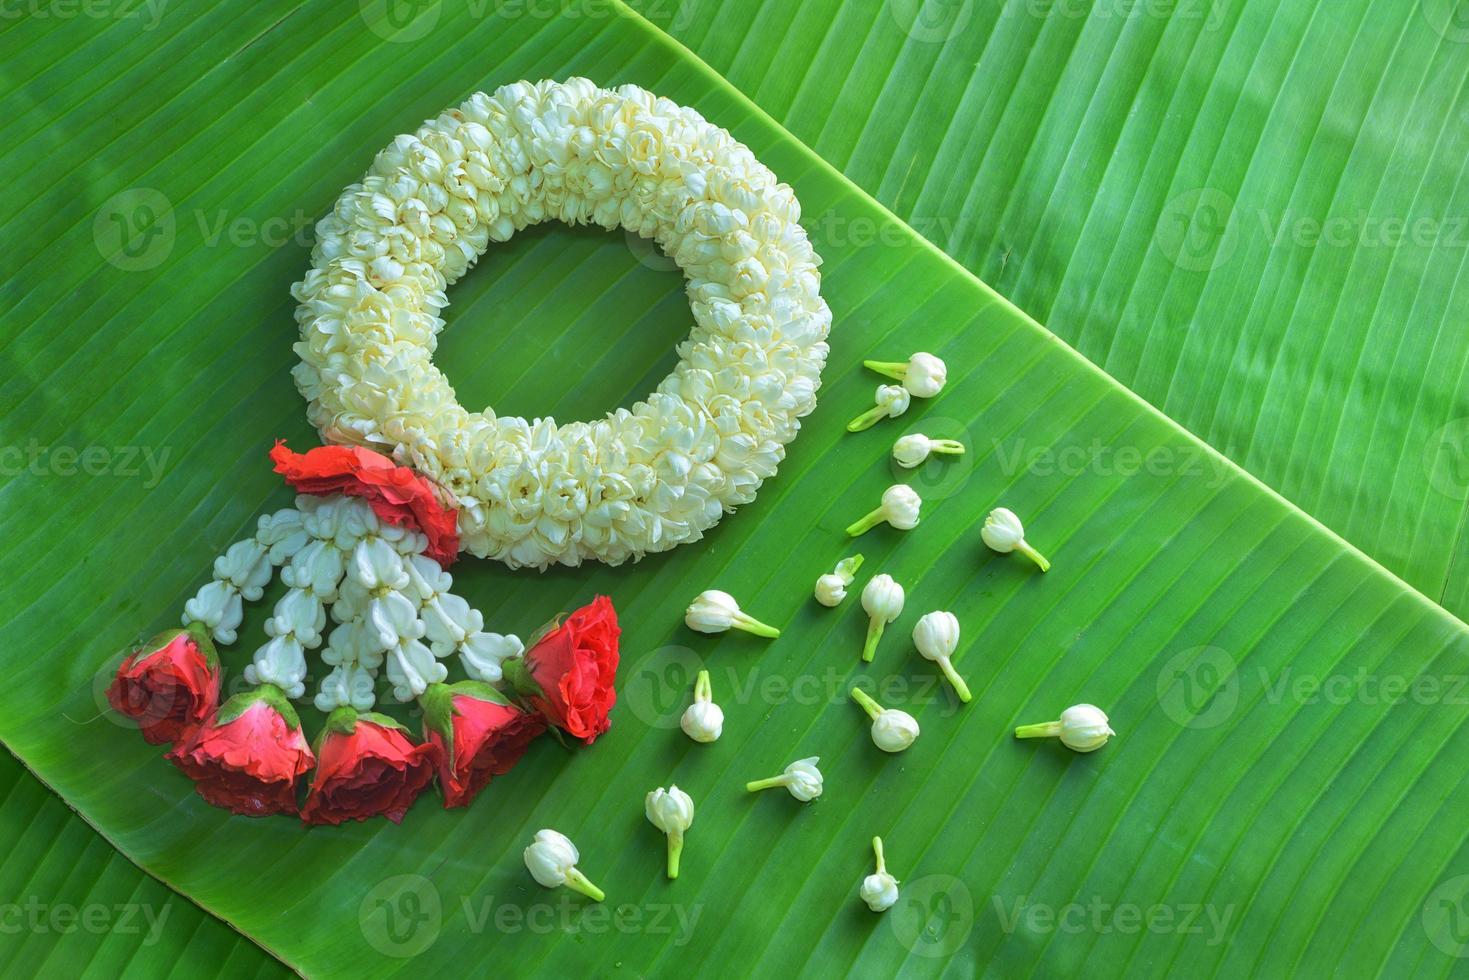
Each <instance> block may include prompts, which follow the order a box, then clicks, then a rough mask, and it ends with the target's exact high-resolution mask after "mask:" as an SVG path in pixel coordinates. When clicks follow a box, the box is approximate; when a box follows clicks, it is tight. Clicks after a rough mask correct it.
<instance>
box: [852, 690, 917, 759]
mask: <svg viewBox="0 0 1469 980" xmlns="http://www.w3.org/2000/svg"><path fill="white" fill-rule="evenodd" d="M852 700H853V701H856V702H857V703H858V704H860V705H861V706H862V710H863V711H866V712H867V717H869V718H871V719H872V744H873V745H876V746H877V747H878V748H880V749H882V750H883V751H884V752H901V751H903V750H904V749H906V748H907V747H908V746H910V745H912V744H913V742H914V741H915V740H916V739H917V738H918V734H919V732H918V721H917V719H915V718H914V717H913V716H912V715H910V714H908V712H906V711H899V710H898V709H896V708H884V707H883V706H882V705H880V704H878V703H877V702H876V701H874V700H873V699H872V696H871V695H870V694H868V693H867V692H866V691H864V690H862V689H861V688H860V687H854V688H852Z"/></svg>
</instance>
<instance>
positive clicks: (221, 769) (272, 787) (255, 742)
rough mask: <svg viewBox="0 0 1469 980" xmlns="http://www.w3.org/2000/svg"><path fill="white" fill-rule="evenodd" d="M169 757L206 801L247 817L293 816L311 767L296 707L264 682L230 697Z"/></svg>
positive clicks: (310, 756) (309, 754)
mask: <svg viewBox="0 0 1469 980" xmlns="http://www.w3.org/2000/svg"><path fill="white" fill-rule="evenodd" d="M168 757H169V758H170V759H172V760H173V764H174V765H176V766H178V767H179V768H180V769H182V770H183V772H184V775H186V776H188V777H189V778H190V779H192V780H193V781H194V782H195V784H196V787H195V788H196V789H198V791H199V795H200V796H202V797H204V799H205V800H207V801H208V802H210V803H212V804H213V805H215V806H218V807H224V808H225V809H226V810H230V811H232V812H234V813H243V814H245V815H247V816H252V817H259V816H264V815H266V814H268V813H295V812H296V781H297V780H298V779H299V778H300V777H301V775H302V774H303V773H305V772H306V771H307V770H309V769H310V768H311V767H312V766H313V765H314V764H315V763H316V759H315V758H314V757H313V756H312V755H311V748H310V746H308V745H307V744H306V737H305V736H304V735H303V734H302V733H301V721H300V719H299V718H297V717H296V711H295V709H294V708H292V707H291V704H290V702H289V701H287V700H286V698H285V695H283V694H282V693H281V692H280V691H279V690H277V689H276V688H274V687H271V686H270V685H268V684H262V685H261V686H260V687H257V688H256V689H255V690H253V691H247V692H245V693H244V694H236V695H235V696H234V697H232V698H230V699H229V700H228V701H226V702H225V703H224V704H223V705H222V706H221V707H220V709H219V711H218V712H216V713H215V715H214V717H213V718H211V719H209V721H208V722H206V723H205V724H204V726H203V727H202V728H200V729H199V730H198V731H196V732H195V733H194V737H193V738H191V739H190V740H189V741H188V742H186V743H183V744H180V745H178V746H175V747H174V750H173V751H172V752H170V753H169V754H168Z"/></svg>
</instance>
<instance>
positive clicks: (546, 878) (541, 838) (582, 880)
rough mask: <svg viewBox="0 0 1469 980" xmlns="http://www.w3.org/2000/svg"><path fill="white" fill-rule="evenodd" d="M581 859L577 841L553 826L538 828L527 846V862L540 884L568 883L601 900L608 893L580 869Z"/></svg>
mask: <svg viewBox="0 0 1469 980" xmlns="http://www.w3.org/2000/svg"><path fill="white" fill-rule="evenodd" d="M580 859H581V855H580V854H579V853H577V850H576V845H575V844H573V843H572V842H571V841H570V840H568V839H567V837H566V835H565V834H560V833H557V832H556V831H554V830H550V829H546V830H538V831H536V836H535V838H534V839H533V840H532V841H531V843H530V846H529V847H527V848H526V849H525V866H526V867H527V868H528V869H529V870H530V873H531V877H533V878H535V879H536V881H538V882H539V883H540V884H542V885H544V886H545V887H547V888H555V887H557V886H558V885H565V886H566V887H567V888H570V889H571V890H572V891H575V892H581V893H582V894H583V895H585V896H587V897H588V898H590V899H591V900H592V901H594V902H600V901H602V900H603V899H604V898H606V897H607V896H606V895H604V894H603V893H602V889H600V888H598V887H597V886H596V885H594V884H592V883H591V882H590V881H588V880H587V876H586V875H584V874H582V873H581V872H580V871H578V870H577V868H576V862H577V861H579V860H580Z"/></svg>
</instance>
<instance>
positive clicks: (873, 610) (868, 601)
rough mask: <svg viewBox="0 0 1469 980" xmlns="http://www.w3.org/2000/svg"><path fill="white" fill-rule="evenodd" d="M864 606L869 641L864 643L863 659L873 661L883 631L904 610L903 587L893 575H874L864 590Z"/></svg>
mask: <svg viewBox="0 0 1469 980" xmlns="http://www.w3.org/2000/svg"><path fill="white" fill-rule="evenodd" d="M862 608H863V609H865V610H867V616H868V619H867V641H866V642H865V643H863V645H862V659H863V660H864V661H866V662H868V663H871V662H872V657H873V655H874V654H875V653H876V652H877V641H878V640H880V639H882V631H883V629H884V628H885V627H886V626H887V624H888V623H891V622H892V621H893V620H895V619H897V618H898V616H899V615H901V614H902V612H903V587H902V586H901V585H899V584H898V583H897V582H895V581H894V580H893V577H892V576H891V575H887V574H882V575H874V576H872V578H871V579H869V580H868V582H867V585H866V587H865V588H863V590H862Z"/></svg>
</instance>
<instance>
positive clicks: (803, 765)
mask: <svg viewBox="0 0 1469 980" xmlns="http://www.w3.org/2000/svg"><path fill="white" fill-rule="evenodd" d="M820 761H821V757H820V756H815V755H813V756H812V757H811V758H809V759H797V760H796V761H795V762H792V763H791V764H790V765H788V766H786V767H785V772H783V773H781V774H780V775H779V776H771V777H770V778H769V779H757V780H755V781H754V782H751V783H746V784H745V790H746V792H750V793H757V792H759V791H760V790H762V789H771V788H773V787H776V786H784V787H785V788H786V789H787V790H789V791H790V794H791V795H792V796H794V797H795V798H796V799H798V800H800V801H801V802H802V803H810V802H811V801H812V800H814V799H816V798H817V797H818V796H820V795H821V770H820V769H818V768H816V763H818V762H820Z"/></svg>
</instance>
